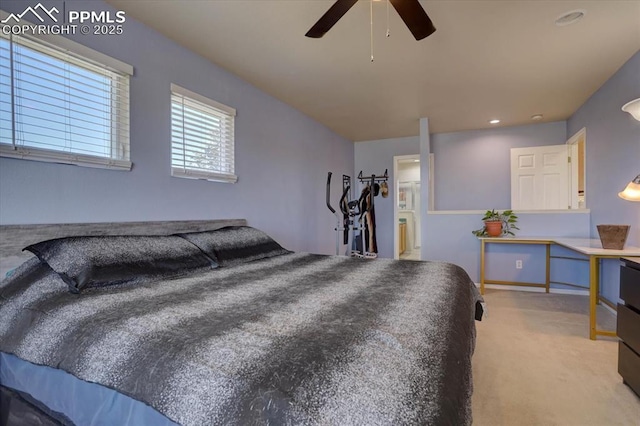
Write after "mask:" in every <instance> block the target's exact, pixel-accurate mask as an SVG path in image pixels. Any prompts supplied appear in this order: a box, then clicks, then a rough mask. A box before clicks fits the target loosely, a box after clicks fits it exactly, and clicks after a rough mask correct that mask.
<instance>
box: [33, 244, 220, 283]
mask: <svg viewBox="0 0 640 426" xmlns="http://www.w3.org/2000/svg"><path fill="white" fill-rule="evenodd" d="M24 250H27V251H30V252H31V253H33V254H35V255H36V256H38V258H39V259H40V261H41V262H45V263H47V264H48V265H49V266H50V267H51V269H53V270H54V271H55V272H57V273H58V275H59V276H60V277H61V278H62V279H63V280H64V281H65V282H66V283H67V284H68V285H69V290H70V291H71V292H72V293H79V292H80V291H81V290H82V289H84V288H87V287H97V286H105V285H113V284H120V283H124V282H127V281H132V280H135V279H138V278H141V277H146V276H157V275H173V274H180V273H183V272H186V271H187V270H192V269H196V268H204V267H208V268H211V266H212V263H211V260H210V259H209V258H208V257H207V256H206V255H204V254H203V253H202V252H201V251H200V250H199V249H198V247H196V246H194V245H193V244H191V243H189V242H188V241H185V240H184V239H182V238H179V237H176V236H171V235H167V236H133V235H131V236H99V237H67V238H58V239H54V240H48V241H43V242H40V243H37V244H32V245H30V246H28V247H26V248H24Z"/></svg>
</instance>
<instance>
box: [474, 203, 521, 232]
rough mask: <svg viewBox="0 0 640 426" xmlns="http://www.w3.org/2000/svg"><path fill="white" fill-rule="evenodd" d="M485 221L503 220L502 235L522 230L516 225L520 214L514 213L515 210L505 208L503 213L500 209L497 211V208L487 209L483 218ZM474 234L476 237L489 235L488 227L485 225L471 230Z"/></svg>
mask: <svg viewBox="0 0 640 426" xmlns="http://www.w3.org/2000/svg"><path fill="white" fill-rule="evenodd" d="M482 221H483V222H502V235H513V236H515V233H514V232H513V230H518V231H519V230H520V228H518V227H517V226H516V223H517V222H518V216H516V215H515V214H514V213H513V210H505V211H503V212H502V213H500V211H496V210H495V209H492V210H487V212H486V213H485V214H484V217H483V218H482ZM471 233H472V234H473V235H475V236H476V237H487V236H489V235H488V234H487V227H486V226H483V227H482V228H480V229H476V230H475V231H471Z"/></svg>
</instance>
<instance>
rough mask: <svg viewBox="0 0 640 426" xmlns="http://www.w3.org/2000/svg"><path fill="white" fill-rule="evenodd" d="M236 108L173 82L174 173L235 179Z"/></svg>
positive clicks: (172, 149) (226, 179)
mask: <svg viewBox="0 0 640 426" xmlns="http://www.w3.org/2000/svg"><path fill="white" fill-rule="evenodd" d="M235 115H236V110H235V109H233V108H231V107H228V106H226V105H223V104H220V103H218V102H216V101H213V100H211V99H208V98H205V97H204V96H201V95H198V94H197V93H194V92H191V91H189V90H187V89H184V88H182V87H180V86H177V85H175V84H172V85H171V175H172V176H177V177H187V178H193V179H208V180H213V181H220V182H236V181H237V180H238V178H237V176H236V175H235V165H234V163H235V161H234V120H235Z"/></svg>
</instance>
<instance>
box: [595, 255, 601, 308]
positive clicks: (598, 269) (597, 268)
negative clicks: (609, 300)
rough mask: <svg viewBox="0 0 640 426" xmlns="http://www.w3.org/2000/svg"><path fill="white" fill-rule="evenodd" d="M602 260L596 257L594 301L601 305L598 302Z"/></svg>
mask: <svg viewBox="0 0 640 426" xmlns="http://www.w3.org/2000/svg"><path fill="white" fill-rule="evenodd" d="M601 262H602V259H600V258H597V259H596V303H597V304H598V305H601V304H602V303H600V263H601Z"/></svg>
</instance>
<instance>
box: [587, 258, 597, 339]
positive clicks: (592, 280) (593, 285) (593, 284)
mask: <svg viewBox="0 0 640 426" xmlns="http://www.w3.org/2000/svg"><path fill="white" fill-rule="evenodd" d="M598 269H599V268H598V258H597V257H595V256H589V338H590V339H591V340H596V304H597V303H598Z"/></svg>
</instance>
